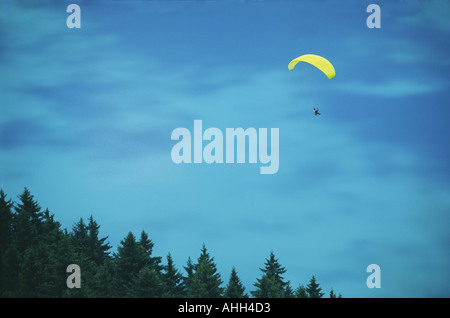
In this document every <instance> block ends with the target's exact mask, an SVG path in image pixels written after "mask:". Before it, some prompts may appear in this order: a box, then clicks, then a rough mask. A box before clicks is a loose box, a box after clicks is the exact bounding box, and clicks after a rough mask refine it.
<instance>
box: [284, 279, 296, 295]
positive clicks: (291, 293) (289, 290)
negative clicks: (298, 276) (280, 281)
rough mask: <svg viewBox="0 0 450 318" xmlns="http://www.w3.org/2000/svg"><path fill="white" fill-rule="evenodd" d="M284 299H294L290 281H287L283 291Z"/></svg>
mask: <svg viewBox="0 0 450 318" xmlns="http://www.w3.org/2000/svg"><path fill="white" fill-rule="evenodd" d="M284 298H295V293H294V290H293V289H292V287H291V281H288V282H287V284H286V288H285V289H284Z"/></svg>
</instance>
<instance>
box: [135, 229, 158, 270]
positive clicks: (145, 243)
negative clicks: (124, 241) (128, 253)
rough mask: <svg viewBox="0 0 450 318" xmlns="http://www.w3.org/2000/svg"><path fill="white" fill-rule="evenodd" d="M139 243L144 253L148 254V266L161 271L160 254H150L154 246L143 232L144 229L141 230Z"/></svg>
mask: <svg viewBox="0 0 450 318" xmlns="http://www.w3.org/2000/svg"><path fill="white" fill-rule="evenodd" d="M139 245H141V246H142V247H143V248H144V250H145V253H146V254H147V256H148V265H149V266H150V268H152V269H154V270H155V271H156V272H158V273H161V270H162V269H163V266H162V265H161V259H162V257H161V256H156V257H154V256H152V253H153V247H154V246H155V244H154V243H153V242H152V240H150V239H149V238H148V234H147V233H145V231H144V230H143V231H142V232H141V237H140V239H139Z"/></svg>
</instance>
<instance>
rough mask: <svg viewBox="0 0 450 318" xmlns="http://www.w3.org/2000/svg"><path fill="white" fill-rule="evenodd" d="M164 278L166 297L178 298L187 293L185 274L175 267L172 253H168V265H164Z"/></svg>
mask: <svg viewBox="0 0 450 318" xmlns="http://www.w3.org/2000/svg"><path fill="white" fill-rule="evenodd" d="M162 279H163V281H164V284H165V287H166V293H165V295H164V296H165V297H171V298H177V297H183V296H184V295H185V289H186V286H185V283H184V281H183V275H182V274H181V273H180V272H179V271H178V269H176V268H175V264H174V263H173V259H172V256H171V255H170V253H169V254H168V255H167V265H166V266H164V269H163V274H162Z"/></svg>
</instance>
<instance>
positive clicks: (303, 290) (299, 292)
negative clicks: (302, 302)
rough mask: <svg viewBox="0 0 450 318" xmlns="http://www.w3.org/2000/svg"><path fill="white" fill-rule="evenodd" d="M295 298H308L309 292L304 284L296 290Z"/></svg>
mask: <svg viewBox="0 0 450 318" xmlns="http://www.w3.org/2000/svg"><path fill="white" fill-rule="evenodd" d="M295 297H297V298H308V292H307V291H306V288H305V286H304V285H303V284H300V285H299V286H298V287H297V289H296V290H295Z"/></svg>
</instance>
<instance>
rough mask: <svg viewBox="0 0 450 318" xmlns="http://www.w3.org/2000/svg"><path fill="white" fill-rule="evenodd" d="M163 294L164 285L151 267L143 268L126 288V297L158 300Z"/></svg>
mask: <svg viewBox="0 0 450 318" xmlns="http://www.w3.org/2000/svg"><path fill="white" fill-rule="evenodd" d="M163 294H164V283H163V281H162V280H161V277H160V275H159V274H158V273H157V272H156V271H155V270H154V269H152V268H150V266H145V267H143V268H142V269H141V270H140V271H139V273H138V274H137V275H136V276H135V277H134V278H133V279H132V281H131V282H130V283H129V284H127V287H126V295H127V296H129V297H139V298H143V297H145V298H156V297H161V296H163Z"/></svg>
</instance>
